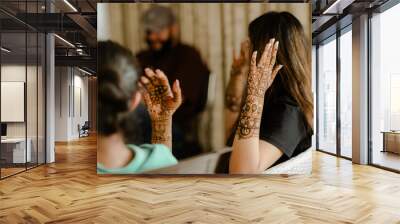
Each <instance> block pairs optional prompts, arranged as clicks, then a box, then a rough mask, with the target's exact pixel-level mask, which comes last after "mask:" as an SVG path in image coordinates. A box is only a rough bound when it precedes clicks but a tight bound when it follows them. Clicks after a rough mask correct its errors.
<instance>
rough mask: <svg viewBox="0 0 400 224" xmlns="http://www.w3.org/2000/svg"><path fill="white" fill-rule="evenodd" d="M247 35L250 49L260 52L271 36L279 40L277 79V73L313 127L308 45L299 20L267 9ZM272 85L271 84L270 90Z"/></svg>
mask: <svg viewBox="0 0 400 224" xmlns="http://www.w3.org/2000/svg"><path fill="white" fill-rule="evenodd" d="M249 37H250V41H251V44H252V48H253V51H254V50H257V52H263V50H264V47H265V45H266V43H267V42H268V41H269V40H270V39H271V38H275V40H277V41H279V50H278V54H277V62H276V63H277V64H281V65H283V68H282V69H281V70H280V71H279V73H278V75H277V78H278V76H279V78H280V79H281V83H282V85H283V88H284V89H285V90H286V91H287V92H288V93H289V94H290V95H291V96H292V97H293V99H294V100H295V101H296V102H297V104H298V106H299V107H300V109H301V110H302V112H303V113H304V116H305V119H306V121H307V123H308V125H309V126H310V127H311V128H312V127H313V97H312V92H311V53H310V51H311V49H310V47H311V46H310V44H309V41H308V39H307V38H306V36H305V34H304V30H303V26H302V25H301V23H300V22H299V21H298V20H297V18H296V17H295V16H293V15H292V14H290V13H288V12H268V13H265V14H263V15H261V16H260V17H258V18H256V19H255V20H254V21H252V22H251V23H250V25H249ZM258 55H261V54H258ZM274 83H276V82H274ZM273 87H274V84H273V85H272V87H271V88H272V91H273Z"/></svg>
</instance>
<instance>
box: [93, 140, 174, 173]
mask: <svg viewBox="0 0 400 224" xmlns="http://www.w3.org/2000/svg"><path fill="white" fill-rule="evenodd" d="M127 147H128V148H129V149H131V150H132V151H133V153H134V155H135V156H134V157H133V159H132V161H131V162H129V164H128V165H126V166H125V167H121V168H111V169H109V168H105V167H104V166H103V165H102V164H101V163H97V173H98V174H137V173H143V172H146V171H149V170H154V169H159V168H163V167H167V166H173V165H176V164H178V160H176V158H175V157H174V156H173V155H172V152H171V150H170V149H169V148H168V147H166V146H165V145H162V144H144V145H140V146H137V145H127Z"/></svg>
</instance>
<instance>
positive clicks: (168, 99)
mask: <svg viewBox="0 0 400 224" xmlns="http://www.w3.org/2000/svg"><path fill="white" fill-rule="evenodd" d="M144 72H145V76H142V77H141V78H140V83H139V85H140V86H141V87H144V88H142V89H143V90H144V91H142V94H143V99H144V102H145V104H146V106H147V108H148V110H149V113H150V117H151V119H152V120H164V119H170V118H171V117H172V115H173V114H174V112H175V111H176V110H177V109H178V107H179V106H180V105H181V103H182V93H181V88H180V85H179V81H178V80H175V82H174V83H173V85H172V89H171V87H170V85H169V83H168V78H167V76H166V75H165V74H164V72H162V71H161V70H159V69H157V70H155V71H153V70H152V69H150V68H146V69H145V70H144Z"/></svg>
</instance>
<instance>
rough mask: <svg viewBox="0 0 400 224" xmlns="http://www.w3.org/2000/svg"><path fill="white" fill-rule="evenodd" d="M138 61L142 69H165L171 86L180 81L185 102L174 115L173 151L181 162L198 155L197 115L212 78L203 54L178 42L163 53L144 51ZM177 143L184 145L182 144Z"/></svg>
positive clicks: (140, 53) (201, 109)
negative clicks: (202, 56) (202, 57)
mask: <svg viewBox="0 0 400 224" xmlns="http://www.w3.org/2000/svg"><path fill="white" fill-rule="evenodd" d="M137 58H138V60H139V62H140V65H141V66H142V68H146V67H149V68H152V69H160V70H162V71H163V72H164V73H165V74H166V75H167V77H168V80H169V82H170V84H171V85H172V83H173V82H174V81H175V80H176V79H178V80H179V82H180V86H181V89H182V95H183V103H182V105H181V106H180V107H179V108H178V110H177V111H176V112H175V114H174V116H173V122H174V123H173V129H174V130H173V152H174V155H175V156H176V157H178V159H180V158H185V157H188V156H191V155H194V154H198V153H199V152H198V151H199V150H200V149H199V148H198V147H199V146H198V141H197V124H198V116H197V115H199V113H200V112H202V111H203V110H204V108H205V106H206V102H207V93H208V80H209V75H210V70H209V69H208V67H207V65H206V64H205V63H204V62H203V60H202V59H201V56H200V53H199V52H198V51H197V50H196V49H195V48H193V47H191V46H188V45H185V44H181V43H178V44H177V45H175V46H174V47H172V48H171V49H169V50H167V51H163V52H162V53H155V52H154V51H152V50H145V51H141V52H139V53H138V54H137ZM183 139H184V140H183ZM177 141H185V142H184V144H182V142H177ZM196 144H197V146H196ZM196 148H197V149H196ZM193 150H194V151H196V152H194V151H193ZM200 151H201V150H200Z"/></svg>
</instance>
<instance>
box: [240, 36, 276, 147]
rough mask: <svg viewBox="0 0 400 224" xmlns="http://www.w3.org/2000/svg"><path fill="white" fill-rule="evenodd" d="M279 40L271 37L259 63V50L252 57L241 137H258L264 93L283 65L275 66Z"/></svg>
mask: <svg viewBox="0 0 400 224" xmlns="http://www.w3.org/2000/svg"><path fill="white" fill-rule="evenodd" d="M278 44H279V42H275V40H274V39H271V40H270V41H269V42H268V44H267V45H266V46H265V49H264V52H263V54H262V56H261V58H260V60H259V62H258V64H257V52H254V53H253V55H252V58H251V64H250V73H249V75H248V77H247V95H246V99H245V102H244V105H243V108H242V110H241V112H240V115H239V124H238V130H237V132H236V133H237V135H238V137H239V139H241V138H250V137H258V136H259V132H260V124H261V116H262V110H263V106H264V95H265V92H266V91H267V89H268V88H269V87H270V86H271V85H272V83H273V81H274V79H275V76H276V75H277V74H278V71H279V70H280V69H281V68H282V65H277V66H275V62H276V54H277V52H278Z"/></svg>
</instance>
